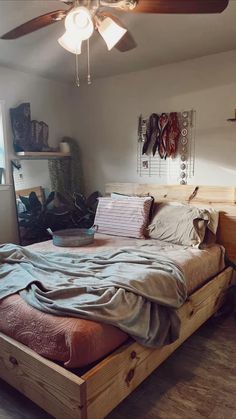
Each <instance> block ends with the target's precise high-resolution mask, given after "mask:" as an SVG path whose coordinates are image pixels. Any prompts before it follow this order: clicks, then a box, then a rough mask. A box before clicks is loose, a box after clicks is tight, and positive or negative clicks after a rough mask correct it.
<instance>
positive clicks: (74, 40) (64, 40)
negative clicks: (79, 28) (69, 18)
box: [58, 31, 82, 54]
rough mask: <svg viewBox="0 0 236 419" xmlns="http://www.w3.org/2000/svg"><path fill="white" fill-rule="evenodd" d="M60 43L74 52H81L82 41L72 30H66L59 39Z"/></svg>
mask: <svg viewBox="0 0 236 419" xmlns="http://www.w3.org/2000/svg"><path fill="white" fill-rule="evenodd" d="M58 43H59V44H60V45H61V47H63V48H65V49H66V50H67V51H69V52H71V53H72V54H81V44H82V41H81V40H80V39H79V38H78V35H77V36H75V35H74V34H72V33H71V32H68V31H66V32H65V33H64V35H62V36H61V37H60V38H59V39H58Z"/></svg>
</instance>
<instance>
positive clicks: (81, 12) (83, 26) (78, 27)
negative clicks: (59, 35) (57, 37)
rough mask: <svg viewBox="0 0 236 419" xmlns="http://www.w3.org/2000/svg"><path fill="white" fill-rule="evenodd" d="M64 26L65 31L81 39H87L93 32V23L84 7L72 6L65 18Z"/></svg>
mask: <svg viewBox="0 0 236 419" xmlns="http://www.w3.org/2000/svg"><path fill="white" fill-rule="evenodd" d="M65 28H66V31H67V32H71V33H74V35H76V36H79V38H80V39H81V41H85V40H86V39H89V38H90V36H91V35H92V33H93V30H94V25H93V20H92V17H91V14H90V12H89V10H88V9H86V7H83V6H81V7H74V9H72V10H71V11H70V12H69V13H68V15H67V16H66V19H65Z"/></svg>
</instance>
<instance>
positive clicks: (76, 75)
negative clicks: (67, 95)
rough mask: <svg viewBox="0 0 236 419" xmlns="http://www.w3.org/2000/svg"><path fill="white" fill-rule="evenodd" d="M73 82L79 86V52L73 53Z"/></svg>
mask: <svg viewBox="0 0 236 419" xmlns="http://www.w3.org/2000/svg"><path fill="white" fill-rule="evenodd" d="M75 84H76V86H77V87H79V86H80V80H79V54H75Z"/></svg>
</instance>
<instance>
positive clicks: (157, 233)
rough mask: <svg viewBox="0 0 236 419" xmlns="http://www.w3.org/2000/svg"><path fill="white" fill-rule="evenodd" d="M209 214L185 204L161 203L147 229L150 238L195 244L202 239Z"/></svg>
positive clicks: (182, 243)
mask: <svg viewBox="0 0 236 419" xmlns="http://www.w3.org/2000/svg"><path fill="white" fill-rule="evenodd" d="M209 221H210V214H209V212H208V211H207V210H205V209H199V208H196V207H192V206H189V205H185V204H178V203H177V204H174V203H163V204H160V205H159V206H158V208H157V212H156V214H155V215H154V217H153V219H152V221H151V223H150V225H149V227H148V230H149V237H151V238H152V239H159V240H164V241H168V242H172V243H176V244H181V245H184V246H197V247H199V245H200V244H201V243H203V241H204V237H205V233H206V228H207V225H208V223H209Z"/></svg>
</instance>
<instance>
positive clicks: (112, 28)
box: [97, 17, 127, 51]
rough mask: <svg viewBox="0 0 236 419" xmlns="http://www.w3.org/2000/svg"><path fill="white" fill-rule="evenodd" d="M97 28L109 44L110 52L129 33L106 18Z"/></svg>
mask: <svg viewBox="0 0 236 419" xmlns="http://www.w3.org/2000/svg"><path fill="white" fill-rule="evenodd" d="M97 28H98V32H99V33H100V35H101V36H102V37H103V39H104V41H105V42H106V44H107V48H108V51H110V50H111V49H112V48H113V47H114V46H115V45H116V44H117V43H118V42H119V41H120V40H121V38H122V37H123V36H124V35H125V34H126V32H127V29H125V28H122V26H120V25H118V24H117V23H116V22H115V21H114V20H112V19H111V18H110V17H106V18H105V19H103V20H102V21H100V20H99V22H98V24H97Z"/></svg>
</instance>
